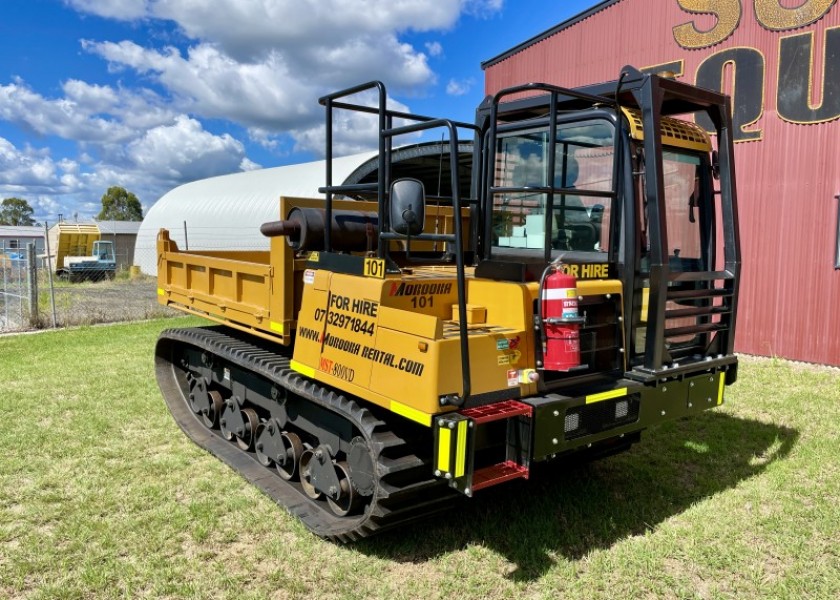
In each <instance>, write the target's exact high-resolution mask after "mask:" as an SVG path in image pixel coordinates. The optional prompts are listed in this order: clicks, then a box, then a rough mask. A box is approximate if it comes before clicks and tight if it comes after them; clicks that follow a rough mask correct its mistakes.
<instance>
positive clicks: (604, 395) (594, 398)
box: [586, 387, 627, 404]
mask: <svg viewBox="0 0 840 600" xmlns="http://www.w3.org/2000/svg"><path fill="white" fill-rule="evenodd" d="M626 395H627V388H626V387H623V388H618V389H617V390H610V391H609V392H601V393H600V394H590V395H589V396H587V397H586V403H587V404H592V403H593V402H603V401H604V400H611V399H612V398H620V397H621V396H626Z"/></svg>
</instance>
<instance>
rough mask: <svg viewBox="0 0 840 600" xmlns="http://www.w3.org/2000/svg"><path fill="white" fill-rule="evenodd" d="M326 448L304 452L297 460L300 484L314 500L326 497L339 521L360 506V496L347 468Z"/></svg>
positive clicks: (321, 447) (320, 447)
mask: <svg viewBox="0 0 840 600" xmlns="http://www.w3.org/2000/svg"><path fill="white" fill-rule="evenodd" d="M330 454H331V453H330V449H329V447H327V446H323V445H321V446H318V447H317V448H313V449H309V450H305V451H304V453H303V456H301V459H300V484H301V487H302V488H303V491H304V492H305V493H306V495H307V496H309V497H310V498H312V499H313V500H318V499H319V498H321V497H326V500H327V505H328V506H329V507H330V510H332V512H333V513H334V514H336V515H337V516H339V517H344V516H346V515H348V514H350V513H351V512H352V511H353V510H354V509H356V508H357V507H358V505H359V501H360V499H361V495H360V494H359V493H358V492H357V491H356V489H354V487H353V481H352V480H351V478H350V467H348V466H347V463H346V462H344V461H335V460H333V459H332V457H331V456H330Z"/></svg>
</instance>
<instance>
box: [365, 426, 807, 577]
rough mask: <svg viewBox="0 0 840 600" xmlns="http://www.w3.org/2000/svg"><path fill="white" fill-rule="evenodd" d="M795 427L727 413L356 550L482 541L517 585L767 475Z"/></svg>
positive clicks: (406, 555)
mask: <svg viewBox="0 0 840 600" xmlns="http://www.w3.org/2000/svg"><path fill="white" fill-rule="evenodd" d="M798 437H799V434H798V432H797V431H796V430H793V429H789V428H786V427H781V426H777V425H772V424H766V423H760V422H758V421H753V420H747V419H740V418H737V417H732V416H729V415H726V414H722V413H716V412H713V413H703V414H701V415H698V416H695V417H692V418H690V419H684V420H680V421H676V422H672V423H667V424H664V425H662V426H660V427H658V428H655V429H653V430H651V431H649V432H645V433H643V434H642V441H641V443H640V444H637V445H636V446H634V447H633V448H632V449H631V450H630V451H629V452H625V453H624V454H621V455H618V456H614V457H611V458H607V459H604V460H600V461H596V462H592V463H587V464H584V465H578V466H559V465H558V466H552V465H542V468H538V469H535V470H533V471H532V477H531V480H530V481H527V482H526V481H521V482H517V483H512V484H506V485H501V486H498V487H495V488H490V489H488V490H486V491H482V492H480V493H479V494H477V495H476V497H475V498H473V499H472V500H470V501H465V502H463V503H462V504H460V505H459V506H458V508H457V509H456V510H455V511H454V512H453V513H452V514H448V515H445V516H443V517H438V518H437V519H436V520H434V521H430V522H426V523H420V524H417V525H414V526H412V527H410V528H408V529H404V530H401V531H397V532H394V533H390V534H385V535H383V536H381V537H377V538H374V539H373V540H368V541H364V542H362V543H361V544H359V545H358V546H357V548H358V549H359V550H360V551H362V552H364V553H366V554H370V555H375V556H379V557H382V558H385V559H388V560H396V561H401V562H417V561H425V560H429V559H431V558H434V557H436V556H439V555H441V554H444V553H447V552H451V551H454V550H458V549H460V548H463V547H465V546H467V545H469V544H472V543H480V544H482V545H484V546H486V547H488V548H491V549H493V550H495V551H497V552H499V553H500V554H502V555H504V556H506V557H507V558H508V559H509V560H510V561H511V562H513V563H515V564H516V566H517V568H516V570H515V571H514V572H513V573H512V574H511V575H510V577H511V578H513V579H515V580H525V581H527V580H532V579H536V578H538V577H539V576H541V575H542V574H543V573H545V572H546V571H547V570H548V569H550V568H551V566H552V565H553V564H554V561H553V559H552V557H551V554H559V555H561V556H563V557H566V558H567V559H570V560H577V559H580V558H581V557H583V556H585V555H586V554H588V553H589V552H591V551H592V550H597V549H602V548H609V547H610V546H612V545H613V544H615V543H616V542H618V541H621V540H622V539H625V538H627V537H629V536H633V535H638V534H642V533H644V532H645V531H648V530H651V529H653V528H655V527H656V526H657V525H658V524H659V523H661V522H662V521H664V520H666V519H668V518H669V517H671V516H673V515H676V514H679V513H681V512H683V511H684V510H686V509H688V508H689V507H690V506H691V505H692V504H695V503H697V502H700V501H702V500H704V499H708V498H710V497H712V496H714V495H715V494H717V493H719V492H722V491H724V490H727V489H729V488H732V487H734V486H736V485H737V484H738V483H739V482H741V481H743V480H745V479H748V478H750V477H753V476H755V475H758V474H760V473H761V472H762V471H763V470H764V469H765V468H766V467H767V465H769V464H770V463H772V462H774V461H776V460H780V459H783V458H784V457H785V456H786V455H787V454H788V453H789V452H790V450H791V449H792V448H793V446H794V444H795V443H796V440H797V439H798Z"/></svg>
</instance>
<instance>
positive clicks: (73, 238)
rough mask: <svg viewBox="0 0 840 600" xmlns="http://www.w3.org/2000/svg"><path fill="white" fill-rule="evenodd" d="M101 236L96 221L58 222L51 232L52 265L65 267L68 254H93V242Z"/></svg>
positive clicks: (54, 267)
mask: <svg viewBox="0 0 840 600" xmlns="http://www.w3.org/2000/svg"><path fill="white" fill-rule="evenodd" d="M100 237H102V236H101V233H100V231H99V227H98V226H97V225H96V224H95V223H87V224H86V223H58V224H57V225H54V226H53V227H52V228H51V229H50V232H49V241H50V266H51V268H52V269H53V270H54V271H55V270H58V269H62V268H64V267H65V266H67V265H65V264H64V261H65V258H67V257H68V256H91V255H92V254H93V243H94V242H95V241H97V240H98V239H99V238H100Z"/></svg>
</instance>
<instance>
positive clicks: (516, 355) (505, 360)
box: [498, 350, 522, 366]
mask: <svg viewBox="0 0 840 600" xmlns="http://www.w3.org/2000/svg"><path fill="white" fill-rule="evenodd" d="M520 358H522V353H521V352H520V351H519V350H514V351H513V352H511V353H509V354H502V355H500V356H499V359H498V363H499V365H500V366H501V365H515V364H516V363H518V362H519V359H520Z"/></svg>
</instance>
